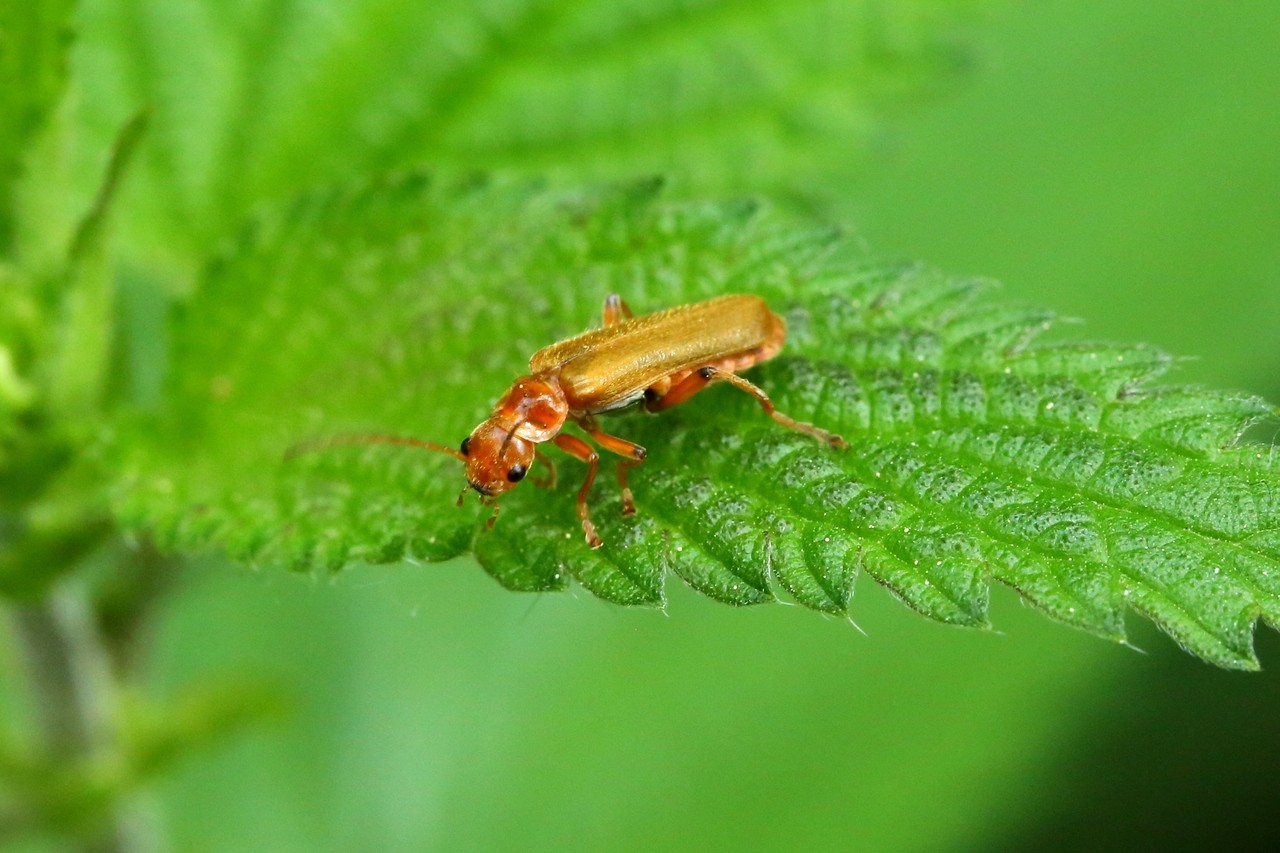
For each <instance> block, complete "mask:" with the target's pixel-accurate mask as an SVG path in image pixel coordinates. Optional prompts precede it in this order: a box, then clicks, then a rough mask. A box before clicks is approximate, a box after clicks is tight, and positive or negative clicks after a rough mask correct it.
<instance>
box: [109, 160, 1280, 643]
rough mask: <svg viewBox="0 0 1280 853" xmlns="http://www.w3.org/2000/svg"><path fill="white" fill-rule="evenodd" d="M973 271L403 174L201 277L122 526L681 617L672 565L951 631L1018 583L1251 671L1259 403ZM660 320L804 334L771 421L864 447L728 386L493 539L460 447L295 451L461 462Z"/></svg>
mask: <svg viewBox="0 0 1280 853" xmlns="http://www.w3.org/2000/svg"><path fill="white" fill-rule="evenodd" d="M985 290H986V285H985V284H984V283H983V282H981V281H975V280H971V279H957V278H952V277H949V276H946V275H943V274H941V273H938V272H935V271H932V270H930V269H928V268H925V267H920V266H912V265H907V266H894V265H885V264H880V263H876V262H872V261H868V260H865V259H861V258H859V257H857V256H856V255H854V254H852V253H851V252H850V250H848V249H847V248H844V247H843V244H842V243H841V241H840V240H839V238H838V237H837V235H835V234H834V233H832V232H830V231H828V230H822V229H804V228H800V227H796V226H794V225H789V224H785V223H782V222H779V221H778V220H777V219H776V218H775V217H772V216H770V215H768V214H766V213H762V212H761V211H759V210H758V209H757V208H756V207H755V206H753V205H750V204H741V203H738V204H733V203H730V204H679V203H668V202H664V201H663V200H661V199H660V198H659V196H658V194H657V193H656V185H652V184H647V185H634V186H630V187H624V188H619V189H615V190H611V191H604V192H590V191H583V192H576V193H575V192H567V191H560V190H557V191H549V190H539V189H538V188H536V187H534V186H527V185H488V184H486V183H485V182H484V181H481V180H475V181H470V182H466V181H454V182H448V181H443V180H442V181H434V180H432V179H431V178H429V177H427V176H425V175H418V174H409V175H403V176H400V177H397V178H392V179H387V180H384V181H379V182H373V183H368V184H364V185H361V186H358V187H354V188H349V189H342V190H335V191H332V192H328V193H324V194H320V195H315V196H311V197H308V198H306V199H304V200H302V201H300V202H298V203H297V204H295V205H294V206H292V207H291V208H289V209H287V210H285V211H283V212H280V213H277V214H274V215H267V216H264V217H262V218H261V219H259V220H258V221H257V222H256V223H255V224H254V225H253V227H251V228H250V229H249V230H248V231H246V233H245V234H244V235H243V237H242V238H241V239H240V240H239V241H238V242H237V243H236V244H235V245H234V246H232V247H231V248H230V249H228V251H226V252H225V253H224V254H223V255H222V256H221V257H220V258H219V259H218V260H217V261H216V262H215V263H214V264H213V265H212V266H211V267H210V269H209V271H208V273H207V276H206V279H205V281H204V282H203V286H202V287H201V288H200V289H199V291H198V295H197V296H196V297H195V298H194V299H193V300H192V301H191V302H190V303H189V304H188V305H186V306H185V310H184V311H183V313H182V316H181V317H180V318H179V322H178V324H177V327H176V329H175V331H174V341H175V343H176V351H175V352H174V355H173V361H172V364H171V365H170V369H171V381H170V383H169V392H168V398H167V407H166V409H165V410H164V411H163V412H162V413H160V414H158V415H155V416H152V417H146V418H139V419H138V420H137V421H136V422H133V423H129V424H125V425H124V426H122V442H121V443H122V447H124V448H126V449H127V450H128V452H129V453H130V456H131V460H132V461H131V464H130V465H129V470H130V471H131V479H130V481H129V483H128V484H127V488H125V489H123V490H122V493H121V494H122V498H121V503H120V512H121V514H122V516H123V517H124V518H125V519H126V521H127V522H128V523H129V524H131V525H133V526H141V527H147V528H150V529H151V530H153V531H154V533H155V535H156V536H157V537H158V538H159V539H160V541H161V542H162V544H164V545H165V546H167V547H170V548H192V547H207V546H214V545H216V546H219V547H222V548H224V549H226V550H227V551H228V552H230V553H231V554H232V555H233V556H235V557H237V558H239V559H242V560H247V561H254V562H257V563H263V564H285V565H288V566H290V567H292V568H295V569H301V570H326V571H334V570H338V569H340V568H342V567H343V566H345V565H348V564H350V563H352V562H357V561H360V562H389V561H395V560H401V559H410V560H441V559H446V558H449V557H453V556H456V555H459V554H463V553H465V552H467V551H468V550H472V549H473V550H474V553H475V555H476V557H477V559H478V560H479V561H480V562H481V564H482V565H483V566H484V567H485V568H486V569H487V570H488V571H489V572H490V573H491V574H492V575H493V576H494V577H495V578H496V579H497V580H498V581H499V582H501V583H502V584H504V585H505V586H508V587H510V588H512V589H519V590H537V591H546V590H558V589H564V588H566V587H567V586H568V585H569V584H570V583H571V582H572V581H577V582H578V583H579V584H581V585H582V586H584V587H586V588H587V589H589V590H590V591H591V592H593V593H595V594H596V595H598V596H600V597H602V598H605V599H607V600H609V601H614V602H619V603H624V604H646V605H658V606H660V605H661V604H662V603H663V601H664V592H663V589H664V584H665V582H666V580H667V577H668V575H671V574H674V575H675V576H677V577H679V578H680V579H682V580H683V581H684V582H686V583H687V584H689V585H690V586H692V587H694V588H695V589H697V590H700V591H701V592H703V593H705V594H707V595H709V596H711V597H713V598H715V599H718V600H720V601H724V602H727V603H731V604H739V605H746V604H757V603H761V602H767V601H772V600H775V598H777V597H779V596H782V597H786V598H790V599H794V600H796V601H798V602H800V603H802V604H804V605H806V606H808V607H811V608H813V609H816V610H819V611H822V612H826V613H832V614H845V613H847V612H848V611H849V608H850V604H851V597H852V594H853V589H854V582H855V580H856V578H857V575H858V574H859V572H866V573H867V574H869V575H871V576H872V577H873V578H874V579H875V580H877V581H879V582H880V583H882V584H884V585H886V586H888V587H889V588H890V589H891V590H893V591H894V592H895V593H896V594H897V595H898V596H899V597H901V599H902V600H903V601H905V602H906V603H907V604H908V605H910V606H911V607H912V608H914V609H916V610H918V611H919V612H921V613H923V614H925V615H926V616H929V617H931V618H933V619H938V620H941V621H945V622H951V623H957V624H963V625H985V624H986V623H987V599H988V590H989V586H990V584H991V582H992V581H996V582H1000V583H1004V584H1007V585H1009V586H1011V587H1014V588H1016V589H1017V590H1019V591H1020V592H1021V593H1022V594H1023V595H1024V596H1025V597H1026V598H1027V599H1028V600H1029V601H1031V602H1033V603H1034V604H1035V605H1037V606H1038V607H1040V608H1041V609H1043V610H1044V611H1045V612H1046V613H1048V614H1050V615H1051V616H1053V617H1055V618H1057V619H1059V620H1061V621H1064V622H1067V623H1069V624H1071V625H1074V626H1077V627H1079V628H1083V629H1085V630H1087V631H1090V632H1092V633H1095V634H1098V635H1101V636H1104V637H1108V638H1111V639H1114V640H1122V639H1123V638H1124V635H1125V629H1124V614H1125V611H1126V610H1127V609H1129V608H1132V609H1134V610H1137V611H1138V612H1140V613H1142V614H1144V615H1146V616H1148V617H1149V618H1151V619H1152V620H1154V621H1155V622H1157V623H1158V624H1159V625H1161V626H1162V627H1163V628H1164V629H1165V630H1166V631H1167V632H1168V633H1169V634H1170V635H1171V636H1173V637H1174V638H1175V639H1176V640H1177V641H1178V642H1179V643H1181V644H1183V645H1184V646H1185V647H1186V648H1188V649H1189V650H1191V651H1192V652H1194V653H1195V654H1198V655H1200V656H1201V657H1203V658H1205V659H1206V660H1210V661H1213V662H1215V663H1218V664H1220V665H1223V666H1230V667H1242V668H1248V667H1254V666H1256V660H1255V658H1254V655H1253V651H1252V629H1253V625H1254V623H1255V621H1256V620H1257V618H1258V616H1259V615H1261V616H1262V617H1263V618H1265V619H1266V620H1267V621H1268V622H1270V623H1271V624H1273V625H1275V624H1280V464H1278V463H1277V456H1276V455H1275V453H1274V449H1273V448H1267V447H1261V446H1249V445H1239V444H1238V443H1237V440H1238V438H1239V436H1240V434H1241V431H1242V429H1243V428H1244V426H1245V425H1246V424H1248V423H1249V422H1250V421H1251V420H1254V419H1257V418H1259V417H1262V416H1265V415H1267V414H1269V413H1271V412H1272V410H1271V409H1270V407H1268V406H1267V405H1265V404H1264V403H1262V402H1261V401H1259V400H1257V399H1255V398H1252V397H1247V396H1243V395H1236V394H1223V393H1216V392H1210V391H1203V390H1197V389H1190V388H1177V387H1160V388H1153V387H1151V384H1150V383H1151V380H1153V379H1154V378H1155V377H1157V376H1158V375H1160V374H1161V373H1162V372H1163V371H1164V370H1165V369H1166V368H1167V367H1168V365H1169V359H1168V358H1167V357H1166V356H1164V355H1163V354H1161V353H1160V352H1158V351H1156V350H1153V349H1151V348H1148V347H1143V346H1123V345H1111V344H1093V343H1085V344H1082V343H1064V342H1059V341H1044V340H1041V338H1040V336H1041V335H1042V333H1043V332H1044V331H1045V330H1047V329H1048V328H1049V327H1050V325H1051V322H1052V316H1051V315H1049V314H1047V313H1045V312H1042V311H1034V310H1025V309H1020V308H1010V307H1002V306H998V305H992V304H990V303H988V302H986V301H984V300H980V299H978V297H979V296H980V295H981V294H982V293H983V292H984V291H985ZM610 292H618V293H620V294H623V295H624V296H625V298H626V299H628V301H629V302H630V304H631V305H632V306H633V308H635V309H637V310H638V311H646V310H654V309H658V308H662V307H666V306H670V305H673V304H680V303H684V302H688V301H692V300H696V299H700V298H704V297H708V296H712V295H716V294H722V293H731V292H746V293H755V294H759V295H761V296H763V297H765V298H766V299H768V300H769V302H770V304H771V305H772V306H773V307H774V308H775V310H777V311H779V312H781V313H782V314H783V315H784V316H785V318H786V320H787V323H788V327H789V338H788V342H787V346H786V348H785V350H784V353H783V354H782V355H781V356H779V357H777V358H776V359H774V360H772V361H770V362H768V363H766V364H764V365H761V366H759V367H757V368H754V369H753V370H752V371H751V372H750V374H749V375H750V376H751V378H752V379H753V381H756V382H758V383H760V385H761V386H762V387H763V388H765V389H766V391H768V393H769V394H771V395H772V396H773V398H774V400H775V401H776V402H777V404H778V406H779V408H780V409H781V410H783V411H785V412H788V413H790V414H791V415H793V416H794V417H797V418H801V419H804V420H809V421H812V422H814V423H817V424H820V425H822V426H824V427H826V428H828V429H832V430H835V431H838V432H839V433H841V434H842V435H843V436H844V437H845V438H846V439H847V440H848V441H849V443H850V445H851V447H850V449H849V450H847V451H843V452H840V451H833V450H831V449H829V448H827V447H825V446H820V445H819V444H818V443H817V442H814V441H813V440H812V439H809V438H807V437H805V436H803V435H798V434H796V433H793V432H790V431H788V430H785V429H782V428H780V427H778V426H777V425H776V424H774V423H773V422H772V421H770V420H769V419H768V418H766V417H764V416H763V415H762V414H761V412H760V411H759V409H758V408H757V407H756V405H755V403H754V401H752V400H750V399H748V398H747V397H746V395H743V394H741V393H740V392H738V391H736V390H734V389H732V388H728V387H713V388H711V389H708V390H707V391H706V392H704V393H703V394H701V395H699V396H698V397H696V398H695V399H693V400H691V401H690V402H688V403H687V404H685V405H683V406H680V407H677V408H675V409H673V410H671V411H670V412H664V413H663V414H661V415H658V416H652V415H646V414H643V413H636V414H630V415H624V416H621V417H619V418H618V419H617V420H616V421H611V422H610V425H609V426H610V429H611V431H613V432H615V433H617V434H619V435H622V436H625V437H627V438H630V439H633V440H636V441H639V442H640V443H642V444H644V445H645V446H646V447H648V449H649V457H648V460H647V461H646V462H645V464H644V465H643V466H641V467H640V468H638V469H636V470H635V471H633V472H632V475H631V482H632V485H633V488H634V490H635V497H636V503H637V505H638V507H639V512H638V513H637V515H636V516H634V517H632V518H623V517H622V516H621V513H620V500H619V495H618V490H617V487H616V484H615V483H613V482H612V477H611V476H608V474H609V473H610V472H609V468H608V467H606V468H603V469H602V476H601V478H600V480H599V481H598V483H597V485H596V487H595V489H594V491H593V493H592V495H591V507H592V511H593V514H594V517H595V519H596V521H597V523H598V525H599V527H600V533H601V535H602V537H603V538H604V540H605V545H604V547H603V548H600V549H599V550H595V551H593V550H591V549H590V548H588V547H587V545H586V544H585V542H584V541H583V536H582V532H581V529H580V528H579V525H578V523H577V519H576V517H575V515H574V493H575V491H576V489H577V486H578V484H579V482H580V477H581V475H582V472H583V468H582V466H581V465H580V464H579V463H577V462H576V461H573V460H571V459H567V458H565V457H564V455H563V454H558V452H557V451H554V450H552V451H551V453H553V454H556V455H557V456H558V457H559V459H558V461H559V463H560V464H559V473H560V482H559V485H558V487H557V488H556V489H555V490H554V491H551V492H547V491H543V490H540V489H538V488H537V487H535V486H533V485H530V484H524V485H522V486H521V487H520V488H518V489H516V490H514V491H513V492H512V493H510V494H509V495H508V496H505V497H504V499H503V502H502V515H501V517H500V518H499V519H498V521H497V524H496V526H495V527H494V529H493V530H491V531H488V532H483V528H484V519H485V517H486V515H487V512H486V511H485V510H484V509H482V508H480V507H478V506H477V504H476V502H475V500H474V495H471V496H469V499H468V500H467V502H466V505H465V507H464V508H463V509H455V507H454V500H455V497H456V496H457V494H458V492H459V490H460V489H462V488H463V487H464V481H463V478H462V476H461V471H460V467H459V465H458V463H457V462H456V460H453V459H450V458H448V457H446V456H444V455H442V454H430V453H424V452H422V451H419V450H414V449H408V448H396V447H386V446H377V447H367V446H366V447H340V448H331V449H329V450H326V451H323V452H315V453H309V454H303V455H300V456H298V457H297V458H294V459H291V460H287V461H286V460H285V459H284V454H285V451H286V449H287V448H289V447H290V446H291V445H293V444H295V443H296V442H298V441H300V440H306V439H313V438H317V437H323V436H328V435H335V434H342V433H352V432H379V433H394V434H400V435H407V436H414V437H419V438H424V439H428V440H433V441H438V442H442V443H447V444H453V443H455V442H457V441H459V440H460V439H461V438H462V437H464V436H465V435H466V434H467V433H468V432H469V431H470V429H471V428H472V427H473V426H474V425H475V424H476V423H477V422H478V421H479V420H481V419H482V418H483V417H484V416H485V415H486V414H487V413H488V410H489V407H490V406H491V405H492V403H493V401H494V400H495V399H496V398H497V397H498V395H500V394H501V393H502V392H503V391H504V390H505V388H506V387H507V385H508V384H509V383H510V382H511V380H512V379H513V378H514V377H516V376H517V375H520V374H521V373H523V372H524V371H525V370H526V365H527V359H528V356H529V355H530V354H531V353H532V352H533V351H534V350H536V349H538V348H539V347H541V346H543V345H545V344H547V343H549V342H551V341H554V340H556V339H558V338H561V337H564V336H567V335H571V334H574V333H577V332H579V331H582V330H583V329H585V328H588V327H591V326H594V325H596V324H597V323H598V318H599V311H600V306H601V302H602V300H603V297H604V296H605V294H607V293H610Z"/></svg>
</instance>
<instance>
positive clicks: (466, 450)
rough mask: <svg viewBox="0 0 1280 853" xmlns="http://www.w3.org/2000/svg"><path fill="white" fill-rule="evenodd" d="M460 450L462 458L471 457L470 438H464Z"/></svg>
mask: <svg viewBox="0 0 1280 853" xmlns="http://www.w3.org/2000/svg"><path fill="white" fill-rule="evenodd" d="M461 450H462V455H463V456H470V455H471V436H467V437H466V438H464V439H462V448H461Z"/></svg>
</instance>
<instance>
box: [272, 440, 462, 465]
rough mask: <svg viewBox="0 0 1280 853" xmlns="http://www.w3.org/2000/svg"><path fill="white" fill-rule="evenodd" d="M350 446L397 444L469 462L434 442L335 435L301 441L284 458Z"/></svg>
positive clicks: (450, 449)
mask: <svg viewBox="0 0 1280 853" xmlns="http://www.w3.org/2000/svg"><path fill="white" fill-rule="evenodd" d="M349 444H396V445H399V446H401V447H417V448H419V449H421V450H434V451H435V452H436V453H445V454H448V455H449V456H452V457H453V458H454V459H457V460H459V461H461V462H466V461H467V457H465V456H463V455H462V453H461V452H459V451H457V450H455V449H454V448H452V447H445V446H444V445H443V444H436V443H435V442H434V441H423V440H422V439H419V438H405V437H404V436H399V435H334V436H330V437H328V438H317V439H313V440H311V441H301V442H299V443H297V444H295V445H294V446H293V447H290V448H289V449H288V450H286V451H285V454H284V458H285V459H293V458H294V457H295V456H298V455H299V454H302V453H310V452H311V451H313V450H328V449H329V448H331V447H341V446H343V445H349Z"/></svg>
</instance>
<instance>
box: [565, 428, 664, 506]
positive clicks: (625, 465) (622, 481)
mask: <svg viewBox="0 0 1280 853" xmlns="http://www.w3.org/2000/svg"><path fill="white" fill-rule="evenodd" d="M580 426H581V427H582V428H583V429H584V430H586V432H587V435H589V436H591V437H592V438H594V439H595V440H596V444H599V445H600V446H601V447H603V448H604V449H605V450H608V451H609V452H611V453H616V454H618V455H619V456H621V457H622V458H621V459H619V460H618V485H619V486H620V487H621V488H622V514H623V515H635V512H636V501H635V498H634V497H633V496H632V494H631V487H630V486H629V485H627V470H628V469H629V468H634V467H635V466H637V465H639V464H640V463H641V462H643V461H644V457H645V455H646V453H647V452H648V451H646V450H645V449H644V448H643V447H641V446H640V445H638V444H636V443H635V442H634V441H627V440H626V439H625V438H618V437H617V436H616V435H609V434H608V433H607V432H601V431H600V430H599V428H598V427H596V425H595V422H594V421H583V422H582V423H581V424H580Z"/></svg>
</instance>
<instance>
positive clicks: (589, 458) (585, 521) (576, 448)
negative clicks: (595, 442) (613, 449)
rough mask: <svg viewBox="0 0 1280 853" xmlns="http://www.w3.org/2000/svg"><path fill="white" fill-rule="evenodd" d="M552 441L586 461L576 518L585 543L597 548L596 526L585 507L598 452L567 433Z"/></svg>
mask: <svg viewBox="0 0 1280 853" xmlns="http://www.w3.org/2000/svg"><path fill="white" fill-rule="evenodd" d="M552 441H554V442H555V444H556V447H558V448H560V449H561V450H563V451H564V452H565V453H568V454H569V455H570V456H574V457H576V458H578V459H581V460H582V461H583V462H585V463H587V478H586V479H585V480H583V481H582V488H581V489H579V490H578V519H579V520H580V521H581V522H582V532H583V533H584V534H586V537H587V544H588V545H590V546H591V547H592V548H599V547H600V545H601V544H602V543H601V541H600V537H599V536H598V535H597V534H596V526H595V525H594V524H592V523H591V512H590V511H589V510H588V509H587V493H588V492H590V491H591V484H592V483H594V482H595V479H596V466H597V465H598V464H599V462H600V454H599V453H596V452H595V451H594V450H592V449H591V445H589V444H587V443H586V442H585V441H583V440H582V439H580V438H578V437H577V436H574V435H569V434H568V433H563V432H562V433H560V434H559V435H557V436H556V437H555V438H554V439H552Z"/></svg>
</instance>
